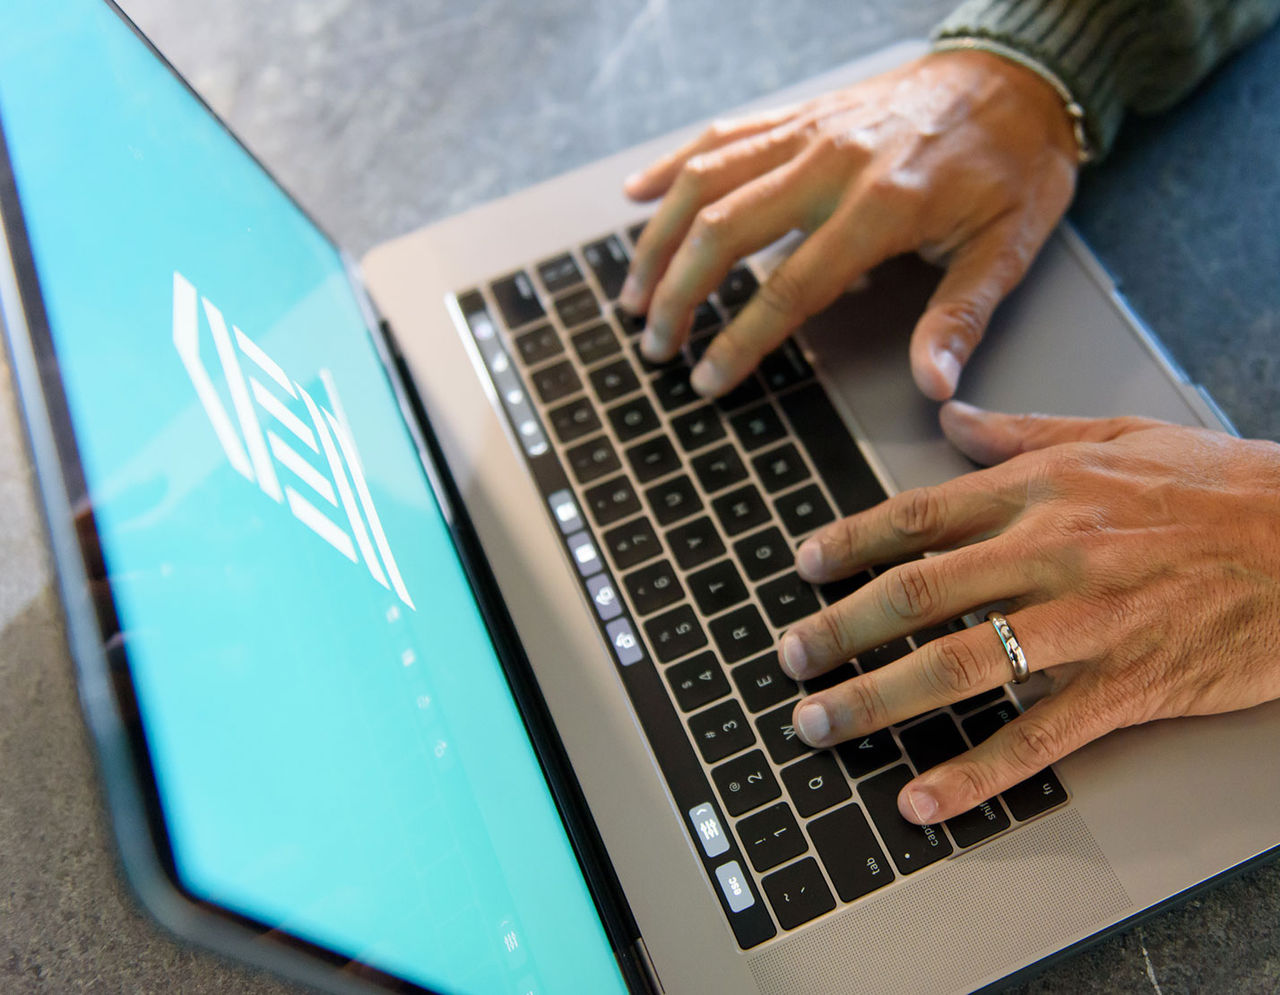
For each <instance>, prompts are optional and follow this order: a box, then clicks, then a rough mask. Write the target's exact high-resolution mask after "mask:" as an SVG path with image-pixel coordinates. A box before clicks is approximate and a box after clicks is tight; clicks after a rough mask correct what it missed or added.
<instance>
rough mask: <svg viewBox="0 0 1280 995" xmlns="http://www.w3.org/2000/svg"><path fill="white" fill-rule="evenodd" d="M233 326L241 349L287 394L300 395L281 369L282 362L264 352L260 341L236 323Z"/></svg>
mask: <svg viewBox="0 0 1280 995" xmlns="http://www.w3.org/2000/svg"><path fill="white" fill-rule="evenodd" d="M231 327H232V328H233V329H235V333H236V344H237V345H239V346H240V351H241V352H242V353H244V354H245V355H246V356H248V357H249V358H250V359H251V360H253V361H254V363H256V364H257V366H258V369H260V370H261V371H262V372H263V373H265V374H266V375H267V376H269V377H270V378H271V379H272V380H274V381H275V382H276V383H278V384H279V385H280V386H281V387H282V388H283V389H284V391H285V393H286V394H288V395H289V396H290V397H297V396H298V395H297V394H296V393H295V392H294V389H293V382H292V381H291V380H290V379H289V378H288V377H287V376H285V372H284V370H282V369H280V364H279V363H277V362H276V361H275V360H274V359H272V358H271V357H270V356H268V355H267V354H266V353H265V352H263V351H262V349H261V348H260V347H259V346H258V343H256V342H254V341H253V339H251V338H249V336H247V335H245V333H244V332H242V331H240V329H239V328H237V327H236V326H235V325H232V326H231Z"/></svg>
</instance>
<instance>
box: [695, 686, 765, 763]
mask: <svg viewBox="0 0 1280 995" xmlns="http://www.w3.org/2000/svg"><path fill="white" fill-rule="evenodd" d="M689 731H690V732H691V733H693V741H694V742H695V743H697V744H698V752H699V753H701V754H702V759H703V760H705V761H706V762H707V763H709V764H713V763H715V762H716V761H717V760H723V759H724V758H725V757H727V756H730V755H731V754H734V753H738V752H739V751H741V750H745V749H746V748H747V747H748V746H750V745H751V744H752V743H754V742H755V741H756V737H755V734H754V733H753V732H752V731H751V726H750V725H748V724H747V717H746V716H745V715H743V714H742V706H741V705H739V704H738V703H737V702H736V701H733V700H732V699H731V700H729V701H722V702H721V703H720V704H718V705H712V706H711V707H710V708H708V709H707V710H706V711H705V712H699V713H698V714H697V715H695V716H693V717H692V718H691V719H689Z"/></svg>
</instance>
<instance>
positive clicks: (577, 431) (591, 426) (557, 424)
mask: <svg viewBox="0 0 1280 995" xmlns="http://www.w3.org/2000/svg"><path fill="white" fill-rule="evenodd" d="M550 417H551V428H552V429H553V430H554V431H555V433H556V438H557V439H559V440H560V441H561V442H572V441H573V440H574V439H580V438H582V437H583V436H584V435H586V434H587V433H589V432H594V431H595V430H596V429H598V428H599V427H600V419H599V417H597V415H596V410H595V408H594V407H592V405H591V402H590V401H589V400H587V399H586V398H585V397H580V398H578V399H577V400H576V401H570V402H569V403H568V404H565V405H562V406H561V407H558V408H556V409H555V410H554V411H552V412H551V415H550Z"/></svg>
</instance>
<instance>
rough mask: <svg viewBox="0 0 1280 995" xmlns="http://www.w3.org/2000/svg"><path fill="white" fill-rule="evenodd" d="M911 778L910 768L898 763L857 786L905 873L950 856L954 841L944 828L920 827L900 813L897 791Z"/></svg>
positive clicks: (896, 860) (895, 861)
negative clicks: (948, 837) (948, 836)
mask: <svg viewBox="0 0 1280 995" xmlns="http://www.w3.org/2000/svg"><path fill="white" fill-rule="evenodd" d="M912 776H913V775H912V773H911V768H909V767H908V766H907V765H906V764H899V765H898V766H896V767H890V768H889V769H888V770H887V771H885V772H884V773H883V774H877V775H876V776H875V777H871V778H868V779H867V780H865V781H863V782H862V783H861V784H859V785H858V794H859V796H861V798H862V804H863V805H865V806H866V807H867V813H868V814H869V815H870V816H871V821H872V822H874V823H875V826H876V828H877V829H878V830H880V838H881V839H883V840H884V845H885V847H886V849H888V851H889V857H890V859H892V860H893V862H894V864H895V865H896V866H897V868H898V871H899V872H900V873H902V874H910V873H912V872H913V871H918V870H920V868H922V867H926V866H928V865H929V864H932V863H933V862H934V861H936V860H941V859H942V858H943V857H945V856H947V855H948V854H949V853H951V841H950V840H948V839H947V835H946V833H945V832H943V829H942V827H941V826H917V825H916V824H915V823H913V822H908V821H907V820H906V819H904V818H903V817H902V816H901V815H900V814H899V813H898V792H899V791H901V790H902V789H903V787H904V786H905V785H906V783H907V782H908V781H910V780H911V778H912Z"/></svg>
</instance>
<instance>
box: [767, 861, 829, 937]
mask: <svg viewBox="0 0 1280 995" xmlns="http://www.w3.org/2000/svg"><path fill="white" fill-rule="evenodd" d="M760 885H761V887H762V888H764V893H765V894H766V895H767V896H768V897H769V904H770V905H771V906H773V911H774V914H775V915H776V916H777V917H778V925H779V926H781V927H782V928H783V929H795V928H796V927H797V926H802V925H804V924H805V923H807V922H808V921H809V920H811V919H816V918H818V916H820V915H823V914H824V913H827V912H830V911H831V910H832V909H834V908H835V907H836V900H835V899H834V898H832V897H831V889H830V888H828V887H827V883H826V882H825V881H824V880H822V871H820V870H819V869H818V862H817V861H816V860H814V859H813V858H812V857H806V858H805V859H804V860H797V861H796V862H795V863H794V864H792V865H790V866H789V867H784V868H782V870H780V871H774V872H773V873H772V874H770V875H768V876H767V877H765V878H764V879H763V880H761V882H760Z"/></svg>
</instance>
